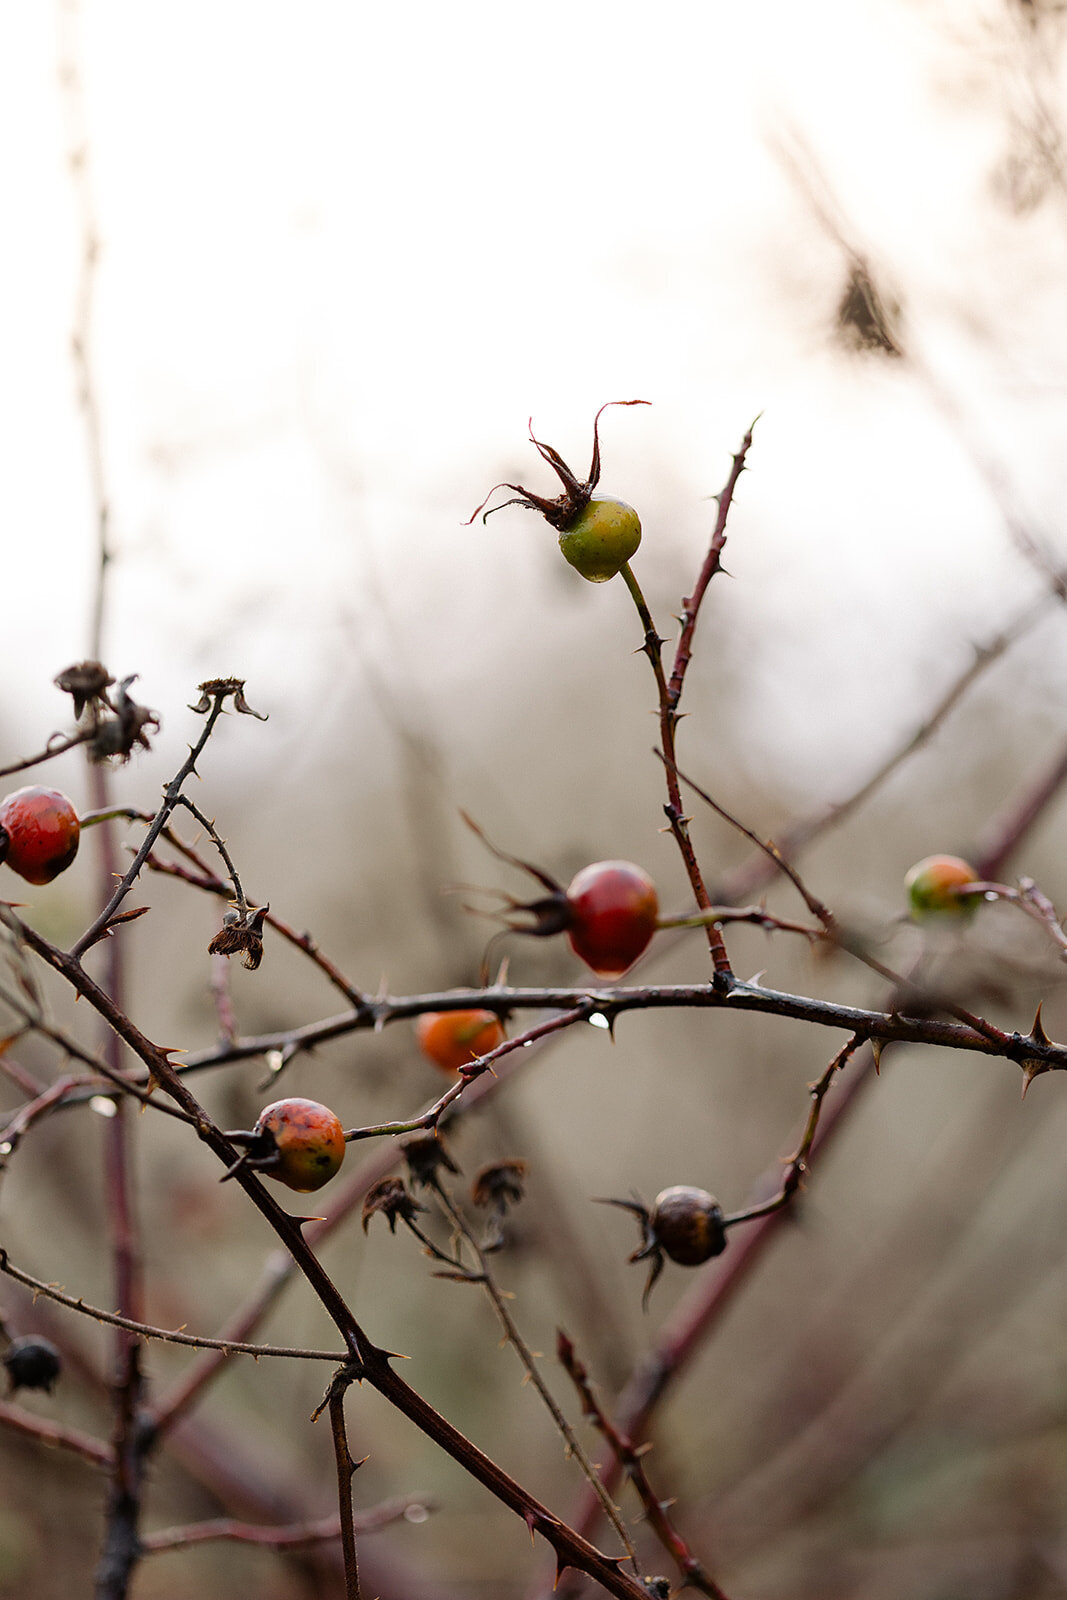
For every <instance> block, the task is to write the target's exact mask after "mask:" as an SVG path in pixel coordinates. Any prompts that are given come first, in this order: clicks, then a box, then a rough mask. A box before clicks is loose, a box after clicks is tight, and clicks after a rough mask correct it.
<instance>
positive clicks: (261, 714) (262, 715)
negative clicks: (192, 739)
mask: <svg viewBox="0 0 1067 1600" xmlns="http://www.w3.org/2000/svg"><path fill="white" fill-rule="evenodd" d="M197 688H198V689H199V690H200V699H199V700H198V701H197V702H196V705H195V706H190V707H189V709H190V711H196V712H199V713H200V714H201V715H202V714H203V713H204V712H206V711H210V710H211V707H212V706H213V705H214V704H215V702H216V701H218V700H225V699H226V697H227V695H232V696H233V709H234V710H235V711H240V712H241V713H242V715H244V716H246V717H256V718H257V719H258V721H260V722H266V721H267V714H266V712H265V711H253V709H252V707H251V706H250V705H249V704H248V701H247V700H246V699H245V680H244V679H243V678H207V679H205V681H204V682H203V683H198V684H197Z"/></svg>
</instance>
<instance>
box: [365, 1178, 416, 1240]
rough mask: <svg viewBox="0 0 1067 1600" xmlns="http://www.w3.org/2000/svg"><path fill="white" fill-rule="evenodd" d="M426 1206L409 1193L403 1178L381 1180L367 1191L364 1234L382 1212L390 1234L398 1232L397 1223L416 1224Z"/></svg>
mask: <svg viewBox="0 0 1067 1600" xmlns="http://www.w3.org/2000/svg"><path fill="white" fill-rule="evenodd" d="M426 1209H427V1207H426V1206H424V1205H420V1204H419V1202H418V1201H417V1200H416V1199H415V1198H414V1197H413V1196H412V1195H410V1194H409V1193H408V1191H407V1187H406V1186H405V1183H404V1180H403V1178H380V1179H379V1180H378V1182H377V1183H375V1184H372V1185H371V1187H370V1188H369V1189H368V1190H367V1195H366V1198H365V1200H364V1201H363V1232H364V1233H366V1231H367V1228H368V1226H369V1224H370V1219H371V1217H373V1216H374V1215H375V1214H376V1213H377V1212H381V1214H382V1216H383V1217H385V1219H386V1221H387V1222H388V1224H389V1232H390V1233H395V1232H396V1225H397V1222H398V1221H400V1222H414V1221H415V1218H416V1217H417V1216H418V1215H419V1213H420V1211H425V1210H426Z"/></svg>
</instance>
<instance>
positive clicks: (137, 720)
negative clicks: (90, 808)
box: [89, 672, 160, 762]
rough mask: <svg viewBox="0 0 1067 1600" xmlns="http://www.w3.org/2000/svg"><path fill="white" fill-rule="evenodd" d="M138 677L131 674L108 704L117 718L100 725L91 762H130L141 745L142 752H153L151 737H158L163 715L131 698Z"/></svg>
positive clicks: (91, 746) (90, 745) (94, 741)
mask: <svg viewBox="0 0 1067 1600" xmlns="http://www.w3.org/2000/svg"><path fill="white" fill-rule="evenodd" d="M137 676H138V674H137V673H136V672H134V673H131V675H130V676H129V677H128V678H123V680H122V682H121V683H120V684H119V686H118V689H117V690H116V691H115V694H114V695H113V696H112V698H111V700H110V701H108V702H107V704H108V705H109V706H110V707H111V710H112V711H113V713H114V715H113V716H107V717H104V718H102V720H101V721H100V722H99V723H98V724H97V727H96V731H95V733H94V734H93V737H92V738H91V739H90V741H89V759H90V760H91V761H95V762H102V761H111V760H116V759H117V760H119V761H123V762H125V761H128V760H129V759H130V756H131V755H132V754H133V752H134V749H135V748H136V747H137V746H138V745H140V747H141V749H142V750H151V748H152V746H151V744H150V743H149V739H148V734H149V731H151V732H152V733H158V732H159V728H160V718H159V713H158V712H156V711H150V710H149V708H148V707H147V706H142V705H138V703H137V701H136V700H134V699H132V698H131V696H130V694H129V688H130V684H131V683H134V682H136V679H137Z"/></svg>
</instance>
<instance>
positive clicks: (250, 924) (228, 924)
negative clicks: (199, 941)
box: [207, 902, 270, 972]
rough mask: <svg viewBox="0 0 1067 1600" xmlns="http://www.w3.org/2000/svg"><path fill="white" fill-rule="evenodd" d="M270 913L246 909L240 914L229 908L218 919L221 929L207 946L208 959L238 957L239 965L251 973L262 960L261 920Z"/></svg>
mask: <svg viewBox="0 0 1067 1600" xmlns="http://www.w3.org/2000/svg"><path fill="white" fill-rule="evenodd" d="M269 910H270V904H269V902H268V904H267V905H265V906H246V907H245V909H244V911H241V910H240V909H239V908H238V907H237V906H231V907H230V909H229V911H227V912H226V913H225V915H224V916H223V919H222V927H221V928H220V929H219V931H218V933H217V934H216V935H215V937H214V938H213V939H212V941H211V943H210V944H209V945H208V947H207V948H208V954H209V955H212V956H236V955H239V956H240V957H241V965H242V966H244V967H247V968H248V970H249V972H255V970H256V968H257V967H258V966H259V964H260V962H261V961H262V960H263V919H264V917H265V916H266V915H267V912H268V911H269Z"/></svg>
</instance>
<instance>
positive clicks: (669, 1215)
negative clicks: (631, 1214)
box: [649, 1184, 726, 1267]
mask: <svg viewBox="0 0 1067 1600" xmlns="http://www.w3.org/2000/svg"><path fill="white" fill-rule="evenodd" d="M649 1228H650V1230H651V1232H652V1235H653V1236H654V1238H655V1241H656V1244H657V1245H658V1246H659V1248H660V1249H661V1250H662V1251H663V1253H664V1255H665V1256H669V1257H670V1259H671V1260H672V1261H677V1262H678V1264H679V1266H683V1267H697V1266H699V1265H700V1264H701V1262H703V1261H710V1260H711V1258H712V1256H718V1255H721V1254H722V1252H723V1251H724V1250H725V1249H726V1230H725V1228H724V1227H723V1215H722V1207H721V1206H720V1204H719V1202H718V1201H717V1200H716V1198H715V1196H714V1195H712V1194H709V1193H708V1191H707V1190H706V1189H693V1188H690V1187H688V1186H687V1185H685V1184H676V1185H675V1186H674V1187H673V1188H671V1189H664V1190H663V1192H662V1193H661V1194H658V1195H657V1196H656V1200H655V1204H654V1205H653V1207H652V1215H651V1216H650V1217H649Z"/></svg>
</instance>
